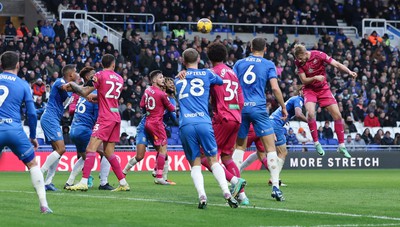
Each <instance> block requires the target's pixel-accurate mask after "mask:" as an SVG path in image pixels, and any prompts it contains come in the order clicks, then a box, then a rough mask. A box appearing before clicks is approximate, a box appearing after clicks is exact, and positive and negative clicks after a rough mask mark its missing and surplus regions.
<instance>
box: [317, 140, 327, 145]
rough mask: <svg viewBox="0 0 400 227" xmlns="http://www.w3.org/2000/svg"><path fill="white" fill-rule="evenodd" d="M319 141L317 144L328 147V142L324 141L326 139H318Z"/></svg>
mask: <svg viewBox="0 0 400 227" xmlns="http://www.w3.org/2000/svg"><path fill="white" fill-rule="evenodd" d="M318 141H319V143H320V144H321V145H328V140H326V139H320V140H318Z"/></svg>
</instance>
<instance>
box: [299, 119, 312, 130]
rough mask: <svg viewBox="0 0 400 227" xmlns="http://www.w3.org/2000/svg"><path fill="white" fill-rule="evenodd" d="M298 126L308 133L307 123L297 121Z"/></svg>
mask: <svg viewBox="0 0 400 227" xmlns="http://www.w3.org/2000/svg"><path fill="white" fill-rule="evenodd" d="M299 125H300V127H302V128H303V129H304V130H306V131H310V128H309V127H308V124H307V122H304V121H299Z"/></svg>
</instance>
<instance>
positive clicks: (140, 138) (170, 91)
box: [122, 78, 176, 185]
mask: <svg viewBox="0 0 400 227" xmlns="http://www.w3.org/2000/svg"><path fill="white" fill-rule="evenodd" d="M165 92H166V93H167V95H168V100H169V101H170V102H171V103H172V105H173V106H175V107H176V101H175V97H174V94H175V85H174V81H173V80H172V79H171V78H165ZM163 121H164V124H166V122H168V121H172V122H175V121H176V112H175V111H172V112H169V111H168V110H165V113H164V119H163ZM145 124H146V115H144V116H143V117H142V120H141V121H140V123H139V125H138V127H137V128H136V131H137V134H136V155H135V157H133V158H131V159H129V161H128V163H127V164H126V166H125V168H124V170H123V171H122V172H123V173H124V174H125V175H126V174H127V173H128V172H129V170H130V169H131V168H132V167H133V166H134V165H136V163H138V162H140V161H142V160H143V158H144V155H145V153H146V147H147V145H148V141H150V142H152V140H151V137H150V136H148V134H147V132H146V130H144V126H145ZM168 168H169V161H168V155H166V156H165V164H164V169H163V179H164V180H165V181H166V182H168V183H169V184H170V185H175V184H176V183H175V182H173V181H171V180H168ZM155 171H156V170H155V169H154V171H153V177H156V173H155ZM154 183H156V184H157V181H154Z"/></svg>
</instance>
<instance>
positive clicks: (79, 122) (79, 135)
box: [64, 67, 114, 190]
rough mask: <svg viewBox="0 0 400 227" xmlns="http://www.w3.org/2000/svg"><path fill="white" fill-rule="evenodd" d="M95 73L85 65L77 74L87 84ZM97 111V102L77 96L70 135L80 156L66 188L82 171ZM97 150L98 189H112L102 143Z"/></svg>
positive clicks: (94, 93) (108, 166) (108, 165)
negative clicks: (98, 161) (98, 168)
mask: <svg viewBox="0 0 400 227" xmlns="http://www.w3.org/2000/svg"><path fill="white" fill-rule="evenodd" d="M95 73H96V71H94V68H93V67H85V68H83V69H82V70H81V71H80V72H79V76H80V78H82V79H83V81H84V83H85V84H87V83H88V82H89V81H90V80H91V79H92V77H93V75H94V74H95ZM91 94H93V95H94V96H96V95H97V91H96V90H94V91H93V92H92V93H91ZM98 111H99V106H98V104H95V103H92V102H89V101H87V100H86V99H85V98H83V97H79V100H78V103H77V106H76V109H75V113H74V118H73V120H72V125H71V131H70V137H71V140H72V142H74V144H75V146H76V151H77V153H78V157H80V158H79V159H78V161H77V162H76V163H75V165H74V167H73V168H72V171H71V174H70V176H69V178H68V180H67V182H66V183H65V186H64V189H66V188H67V187H68V186H72V185H73V184H74V181H75V178H76V176H77V175H78V174H79V173H80V172H81V171H82V168H83V164H84V162H85V158H86V147H87V145H88V144H89V140H90V136H91V135H92V129H93V126H94V125H95V123H96V121H97V116H98ZM98 152H99V153H100V154H101V162H100V185H99V190H114V187H112V186H111V185H110V184H109V183H108V180H107V179H108V174H109V172H110V167H111V166H110V163H109V162H108V160H107V159H106V158H105V157H104V155H102V154H103V152H102V145H100V147H99V148H98ZM88 184H89V183H88Z"/></svg>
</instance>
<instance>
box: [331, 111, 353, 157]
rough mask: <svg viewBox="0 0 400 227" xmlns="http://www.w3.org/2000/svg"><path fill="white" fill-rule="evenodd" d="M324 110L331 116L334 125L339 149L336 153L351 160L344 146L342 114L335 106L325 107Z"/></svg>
mask: <svg viewBox="0 0 400 227" xmlns="http://www.w3.org/2000/svg"><path fill="white" fill-rule="evenodd" d="M326 109H327V110H328V112H329V113H330V114H331V116H332V118H333V120H334V122H335V123H334V124H335V133H336V135H337V138H338V141H339V148H338V150H337V152H339V153H340V154H342V155H343V156H344V157H346V158H351V155H350V154H349V152H348V151H347V149H346V147H345V145H344V126H343V119H342V114H341V113H340V110H339V106H338V105H337V104H332V105H330V106H327V107H326Z"/></svg>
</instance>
